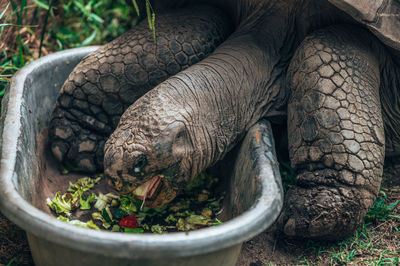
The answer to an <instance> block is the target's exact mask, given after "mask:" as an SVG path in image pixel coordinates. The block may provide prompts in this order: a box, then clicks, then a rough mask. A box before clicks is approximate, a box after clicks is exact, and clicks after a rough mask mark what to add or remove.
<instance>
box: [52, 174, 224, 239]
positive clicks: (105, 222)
mask: <svg viewBox="0 0 400 266" xmlns="http://www.w3.org/2000/svg"><path fill="white" fill-rule="evenodd" d="M163 177H164V176H161V175H158V176H155V177H153V178H152V179H150V180H149V181H147V182H146V183H145V184H143V185H142V186H139V187H137V188H136V189H135V188H133V189H132V190H131V191H134V193H133V192H130V193H128V194H125V195H124V194H121V195H115V194H113V193H107V194H103V193H99V194H98V195H96V194H95V193H93V192H92V193H91V194H89V192H90V190H91V189H93V188H94V187H95V186H96V184H98V183H99V182H100V180H101V177H100V175H99V177H98V178H96V179H94V178H89V177H84V178H80V179H78V180H77V181H76V182H75V183H73V184H72V183H70V185H69V188H68V191H67V193H65V194H61V192H60V191H58V192H57V193H56V194H55V196H54V198H53V200H50V199H47V204H48V205H49V207H50V208H51V209H52V210H53V211H54V212H55V213H57V214H64V215H67V216H70V215H71V214H72V213H73V212H74V210H75V209H78V208H80V209H81V210H82V211H81V212H80V213H78V215H80V214H83V213H84V212H88V211H89V213H90V214H91V217H92V220H90V221H88V222H82V221H79V220H69V219H68V218H66V217H63V216H61V215H60V216H59V219H60V220H63V221H66V222H68V223H71V224H74V225H77V226H81V227H84V228H92V229H97V230H99V226H100V225H102V227H103V228H104V229H107V230H109V231H113V232H125V233H135V234H141V233H144V232H151V233H155V234H163V233H168V232H171V231H189V230H195V229H199V228H203V227H207V226H214V225H219V224H222V222H221V221H220V220H218V219H217V218H216V214H217V212H220V210H221V202H222V199H223V195H222V196H216V195H215V192H214V191H215V189H214V187H215V184H216V183H217V181H218V179H216V178H214V177H212V176H209V175H207V174H201V175H199V177H198V178H196V180H195V181H194V182H193V183H192V184H189V185H188V186H187V187H186V188H185V194H184V195H180V196H178V197H177V198H176V199H174V201H172V202H171V203H169V204H167V205H164V206H163V207H159V208H150V207H147V206H144V201H145V200H146V198H151V197H152V196H153V195H156V194H154V193H156V190H157V186H159V184H160V182H165V180H166V179H165V178H163ZM210 184H211V185H210ZM135 193H136V194H138V195H136V196H135ZM138 196H139V198H138ZM159 196H160V195H157V197H159ZM140 198H141V199H142V200H141V199H140ZM93 203H94V204H93ZM150 206H151V205H150ZM92 207H94V209H95V210H96V211H94V212H93V211H90V210H91V209H92ZM92 210H93V209H92ZM93 221H95V222H96V224H95V223H94V222H93Z"/></svg>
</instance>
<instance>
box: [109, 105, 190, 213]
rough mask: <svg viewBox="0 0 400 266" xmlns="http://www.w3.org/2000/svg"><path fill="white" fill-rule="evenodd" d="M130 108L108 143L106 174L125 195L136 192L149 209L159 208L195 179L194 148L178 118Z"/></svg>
mask: <svg viewBox="0 0 400 266" xmlns="http://www.w3.org/2000/svg"><path fill="white" fill-rule="evenodd" d="M130 109H131V108H128V110H127V111H126V112H125V114H124V115H123V116H122V117H121V120H120V123H119V125H118V127H117V129H116V130H115V131H114V133H113V134H112V135H111V136H110V138H109V139H108V141H107V142H106V144H105V149H104V150H105V154H104V169H105V174H106V176H107V177H109V182H110V183H111V185H112V186H114V188H115V189H117V190H119V191H121V193H129V192H133V193H134V194H135V195H136V196H137V197H138V198H141V199H142V200H145V205H146V206H148V207H159V206H162V205H164V204H166V203H168V202H170V201H171V200H173V199H174V198H175V196H176V195H177V194H178V193H179V192H180V191H181V190H182V188H184V187H185V185H186V183H187V182H188V181H189V180H190V179H191V176H192V173H191V171H192V166H191V164H192V162H191V159H190V158H191V154H192V151H193V145H192V143H191V141H190V135H189V132H188V130H187V128H186V126H185V123H183V122H181V121H182V120H180V119H177V116H162V117H160V116H159V115H160V114H159V113H154V112H152V111H154V110H153V109H151V110H147V111H146V110H143V108H142V110H141V114H140V115H138V112H137V111H135V109H134V108H132V109H133V110H130ZM145 109H148V108H145Z"/></svg>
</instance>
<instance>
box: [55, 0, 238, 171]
mask: <svg viewBox="0 0 400 266" xmlns="http://www.w3.org/2000/svg"><path fill="white" fill-rule="evenodd" d="M156 28H157V34H156V35H157V39H156V40H157V44H155V43H154V40H153V33H152V31H151V30H149V29H148V24H147V21H143V22H142V23H141V24H140V25H139V26H137V27H135V28H134V29H133V30H131V31H129V32H127V33H126V34H124V35H122V36H121V37H119V38H117V39H115V40H114V41H112V42H110V43H108V44H107V45H105V46H103V47H102V48H100V49H99V50H97V51H96V52H94V53H92V54H90V55H89V56H87V57H85V58H84V59H83V60H82V62H81V63H80V64H79V65H78V66H77V67H76V68H75V69H74V70H73V72H72V73H71V75H70V76H69V77H68V79H67V81H66V82H65V83H64V85H63V87H62V89H61V92H60V95H59V97H58V99H57V103H56V105H55V109H54V111H53V114H52V117H51V119H50V122H49V141H50V147H51V150H52V152H53V154H54V156H55V157H56V158H57V159H58V160H59V161H60V162H64V163H65V162H67V163H70V164H72V165H74V166H76V167H78V168H79V169H80V170H83V171H86V172H95V171H101V170H102V169H103V154H104V143H105V141H106V140H107V138H108V137H109V136H110V134H111V133H112V132H113V130H114V129H115V128H116V126H117V124H118V122H119V119H120V117H121V115H122V113H123V112H124V111H125V110H126V109H127V108H128V106H130V105H131V104H132V103H133V102H135V101H136V100H137V99H138V98H140V97H141V96H142V95H143V94H145V93H146V92H148V91H149V90H151V89H152V88H153V87H155V86H156V85H158V84H159V83H161V82H162V81H164V80H165V79H167V78H168V77H170V76H172V75H174V74H176V73H178V72H180V71H182V70H183V69H185V68H187V67H188V66H191V65H193V64H195V63H197V62H199V61H200V60H202V59H203V58H205V57H206V56H208V55H209V54H210V53H211V52H212V51H213V50H214V49H215V48H216V47H217V46H218V45H219V44H220V43H221V42H222V41H223V40H224V39H225V38H227V36H228V35H229V34H230V31H231V25H230V20H229V18H228V17H227V16H226V15H225V14H224V13H223V12H221V11H219V10H218V9H216V8H213V7H209V6H197V7H194V8H188V9H176V10H173V11H169V12H168V13H167V14H159V15H158V18H157V25H156Z"/></svg>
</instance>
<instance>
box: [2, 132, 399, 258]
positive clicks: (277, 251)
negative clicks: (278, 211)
mask: <svg viewBox="0 0 400 266" xmlns="http://www.w3.org/2000/svg"><path fill="white" fill-rule="evenodd" d="M44 136H47V132H46V131H44V132H42V134H41V137H40V143H39V148H38V153H39V154H40V158H41V160H40V164H39V167H40V171H39V172H41V174H40V175H39V178H38V182H37V186H40V187H41V189H40V191H42V193H39V194H38V195H37V197H36V198H35V199H34V205H35V206H36V207H37V208H40V209H41V210H43V211H45V212H47V213H49V214H51V211H50V210H49V208H48V207H47V205H46V198H47V197H52V196H53V195H54V192H55V191H58V190H66V189H67V188H68V185H69V181H70V180H71V181H72V182H74V181H75V180H77V179H78V178H80V177H82V176H83V175H77V174H69V175H62V174H61V173H60V169H59V168H58V167H57V163H56V162H55V160H54V159H53V158H52V156H50V153H49V151H48V149H47V148H46V145H45V143H46V141H45V140H46V138H45V137H44ZM398 165H400V164H399V163H397V162H395V161H388V162H387V164H386V165H385V174H384V176H385V177H386V178H385V181H386V184H385V185H390V186H399V185H400V178H399V177H398V175H397V173H399V171H400V167H398ZM37 191H39V190H37ZM99 191H101V192H103V193H107V192H110V191H112V189H111V188H110V187H109V186H108V185H107V184H106V182H105V181H103V183H102V184H101V185H100V190H99ZM386 231H387V230H386V229H385V224H383V225H379V226H378V227H377V233H378V234H379V233H380V234H381V236H382V237H385V238H387V242H386V243H387V246H388V247H390V246H391V245H393V246H395V245H396V248H397V245H398V243H391V242H390V241H391V239H390V234H386ZM395 241H397V242H398V240H395ZM327 245H328V246H329V245H332V244H329V243H327ZM333 245H334V244H333ZM299 258H306V259H307V260H308V262H311V263H316V264H318V265H329V264H330V256H329V254H326V255H322V256H321V255H320V254H318V255H317V254H316V252H315V249H313V248H312V241H304V240H293V239H287V238H284V237H283V236H281V235H276V234H274V233H273V232H269V231H265V232H263V233H261V234H260V235H258V236H256V237H254V238H253V239H251V240H249V241H247V242H245V243H244V244H243V246H242V251H241V254H240V255H239V259H238V262H237V266H261V265H268V264H269V263H272V264H278V265H296V264H297V265H298V264H299V263H300V260H299ZM10 261H13V263H12V264H14V263H17V264H18V265H33V262H32V258H31V255H30V252H29V247H28V244H27V240H26V236H25V233H24V231H23V230H21V229H19V228H18V227H17V226H16V225H14V224H12V223H11V222H10V221H8V220H7V219H6V218H5V217H4V216H2V215H1V214H0V266H2V264H6V265H7V264H8V263H9V262H10Z"/></svg>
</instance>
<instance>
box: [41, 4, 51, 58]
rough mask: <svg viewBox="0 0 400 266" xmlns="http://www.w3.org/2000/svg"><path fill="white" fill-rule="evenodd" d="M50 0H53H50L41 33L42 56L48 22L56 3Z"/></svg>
mask: <svg viewBox="0 0 400 266" xmlns="http://www.w3.org/2000/svg"><path fill="white" fill-rule="evenodd" d="M50 1H51V2H50V4H49V9H47V12H46V17H45V19H44V22H43V30H42V34H41V36H40V45H39V57H41V56H42V47H43V40H44V34H45V33H46V28H47V22H48V20H49V16H50V11H51V8H52V7H53V3H54V0H50Z"/></svg>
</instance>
